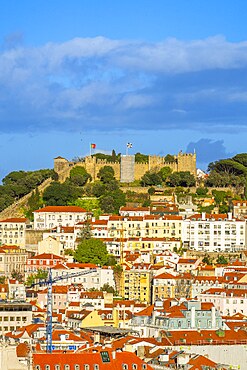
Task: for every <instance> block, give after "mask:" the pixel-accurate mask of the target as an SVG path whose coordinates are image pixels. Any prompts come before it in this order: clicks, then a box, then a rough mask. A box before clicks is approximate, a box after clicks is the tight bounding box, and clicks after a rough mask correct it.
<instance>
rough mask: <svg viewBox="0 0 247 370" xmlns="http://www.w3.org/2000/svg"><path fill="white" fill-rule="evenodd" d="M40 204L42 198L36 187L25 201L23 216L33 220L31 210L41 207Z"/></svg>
mask: <svg viewBox="0 0 247 370" xmlns="http://www.w3.org/2000/svg"><path fill="white" fill-rule="evenodd" d="M42 204H43V201H42V198H41V196H40V192H39V190H38V188H36V189H35V190H34V191H33V192H32V194H31V196H30V198H29V199H28V201H27V208H26V210H25V216H26V217H27V218H28V219H29V220H31V221H33V212H34V211H35V210H37V209H39V208H41V207H42Z"/></svg>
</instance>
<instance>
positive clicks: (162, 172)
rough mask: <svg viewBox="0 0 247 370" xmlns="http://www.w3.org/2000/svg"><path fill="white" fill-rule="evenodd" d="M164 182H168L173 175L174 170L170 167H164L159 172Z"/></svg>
mask: <svg viewBox="0 0 247 370" xmlns="http://www.w3.org/2000/svg"><path fill="white" fill-rule="evenodd" d="M158 174H159V175H160V177H161V179H162V181H163V182H166V181H167V179H168V178H169V176H170V175H171V174H172V169H171V168H170V167H168V166H165V167H162V168H161V169H160V171H159V172H158Z"/></svg>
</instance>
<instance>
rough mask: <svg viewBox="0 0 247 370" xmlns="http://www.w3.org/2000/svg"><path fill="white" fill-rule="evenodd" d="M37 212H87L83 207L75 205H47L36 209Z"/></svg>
mask: <svg viewBox="0 0 247 370" xmlns="http://www.w3.org/2000/svg"><path fill="white" fill-rule="evenodd" d="M34 212H37V213H41V212H42V213H43V212H60V213H61V212H63V213H64V212H65V213H85V212H87V211H86V210H85V209H84V208H81V207H77V206H47V207H44V208H40V209H37V210H36V211H34Z"/></svg>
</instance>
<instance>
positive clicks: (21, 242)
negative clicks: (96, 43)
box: [0, 218, 27, 248]
mask: <svg viewBox="0 0 247 370" xmlns="http://www.w3.org/2000/svg"><path fill="white" fill-rule="evenodd" d="M26 224H27V219H26V218H7V219H5V220H1V221H0V244H6V245H13V244H14V245H17V246H19V247H22V248H24V247H25V230H26Z"/></svg>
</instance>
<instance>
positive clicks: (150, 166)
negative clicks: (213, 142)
mask: <svg viewBox="0 0 247 370" xmlns="http://www.w3.org/2000/svg"><path fill="white" fill-rule="evenodd" d="M74 166H82V167H84V168H85V169H86V171H87V172H88V173H89V174H90V175H91V176H92V179H93V181H95V180H97V174H98V172H99V170H100V168H102V167H104V166H111V167H112V168H113V169H114V172H115V177H116V179H117V180H120V176H121V164H120V163H119V162H108V161H107V160H105V159H98V158H96V157H94V156H87V157H85V158H84V160H83V161H79V162H70V161H68V160H67V159H65V158H63V157H57V158H55V159H54V170H55V171H56V172H57V173H58V175H59V180H60V181H65V180H66V178H67V177H69V174H70V170H71V168H72V167H74ZM165 166H167V167H170V168H171V169H172V171H173V172H175V171H189V172H190V173H192V174H193V175H196V153H182V151H180V152H179V153H178V154H177V155H174V161H172V162H166V159H165V157H161V156H158V155H149V156H148V162H145V163H135V164H134V179H135V180H140V179H141V177H142V176H143V174H144V173H145V172H147V171H152V170H153V171H159V170H160V169H161V168H162V167H165Z"/></svg>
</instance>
